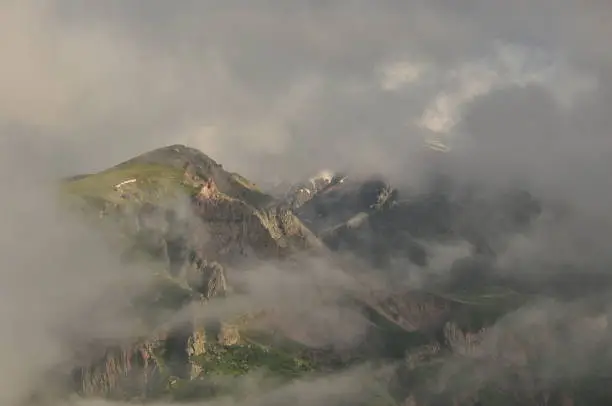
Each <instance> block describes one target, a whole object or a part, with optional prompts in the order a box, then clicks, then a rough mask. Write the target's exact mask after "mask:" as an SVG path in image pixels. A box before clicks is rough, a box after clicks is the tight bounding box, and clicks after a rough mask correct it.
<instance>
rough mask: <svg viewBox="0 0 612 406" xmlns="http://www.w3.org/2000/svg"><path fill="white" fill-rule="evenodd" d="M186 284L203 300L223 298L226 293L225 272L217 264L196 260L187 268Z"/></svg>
mask: <svg viewBox="0 0 612 406" xmlns="http://www.w3.org/2000/svg"><path fill="white" fill-rule="evenodd" d="M186 272H187V275H186V279H187V283H188V284H189V287H190V288H191V289H193V290H194V291H196V292H198V293H200V294H201V295H202V296H203V297H204V298H205V299H211V298H213V297H216V296H223V295H225V293H226V292H227V282H226V279H225V272H224V269H223V267H222V266H221V264H219V263H218V262H208V261H206V260H201V259H198V258H196V259H195V260H194V261H193V262H192V263H190V264H189V265H188V266H187V270H186Z"/></svg>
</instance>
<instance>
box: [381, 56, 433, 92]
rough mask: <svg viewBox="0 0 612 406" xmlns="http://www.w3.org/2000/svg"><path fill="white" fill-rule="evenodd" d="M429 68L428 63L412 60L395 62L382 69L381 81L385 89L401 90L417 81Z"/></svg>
mask: <svg viewBox="0 0 612 406" xmlns="http://www.w3.org/2000/svg"><path fill="white" fill-rule="evenodd" d="M426 70H427V64H425V63H415V62H411V61H400V62H394V63H391V64H389V65H386V66H384V67H383V68H382V69H381V73H380V76H381V78H380V81H381V87H382V89H383V90H388V91H394V90H399V89H401V88H403V87H405V86H407V85H410V84H413V83H415V82H417V81H418V80H419V79H420V78H421V77H422V75H423V74H424V73H425V71H426Z"/></svg>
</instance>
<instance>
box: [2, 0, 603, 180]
mask: <svg viewBox="0 0 612 406" xmlns="http://www.w3.org/2000/svg"><path fill="white" fill-rule="evenodd" d="M0 7H1V8H2V13H1V14H2V17H0V18H1V19H2V21H1V22H2V24H0V27H2V28H0V34H1V35H0V38H2V39H1V40H0V41H1V42H0V44H2V48H3V49H4V57H3V64H2V66H1V67H0V106H2V109H1V110H2V113H0V124H6V125H9V124H10V127H7V129H6V130H5V131H3V134H4V136H7V137H17V136H19V137H25V138H28V139H29V140H30V141H32V142H36V143H39V142H42V143H43V144H39V145H51V146H55V147H57V148H58V149H60V150H61V154H62V157H63V159H62V160H61V166H62V168H61V169H62V170H63V171H69V170H91V169H99V168H103V167H105V166H108V165H109V164H111V163H114V162H117V161H120V160H122V159H126V158H129V157H130V156H132V155H134V154H136V153H139V152H142V151H144V150H147V149H150V148H154V147H157V146H161V145H166V144H170V143H175V142H185V143H189V144H191V145H194V146H196V147H198V148H200V149H202V150H203V151H204V152H207V153H209V154H210V155H211V156H213V157H214V158H215V159H217V160H219V161H220V162H222V163H223V164H224V165H226V166H227V167H230V168H232V169H236V170H239V171H241V172H243V173H244V174H245V175H246V176H251V177H254V178H256V179H262V178H263V179H266V178H269V177H271V176H274V175H277V174H284V175H285V176H298V175H302V174H303V173H310V172H313V171H317V170H319V169H320V168H321V167H322V166H324V167H327V166H340V167H347V168H352V169H355V168H360V169H362V170H367V171H372V170H375V171H382V172H389V173H395V174H397V173H406V172H409V173H414V172H417V171H418V169H419V167H420V166H419V165H417V164H416V162H419V156H420V146H421V145H422V143H423V139H424V138H425V137H427V136H431V135H432V133H441V134H442V135H439V136H442V137H446V138H447V139H452V140H453V143H454V144H459V145H460V144H461V143H462V142H466V143H469V142H468V141H469V140H470V139H471V138H470V137H471V136H474V137H476V136H478V137H480V138H483V137H485V138H487V139H497V138H499V137H500V136H498V135H496V134H490V132H491V130H490V128H489V127H487V125H488V126H491V127H493V128H495V127H496V124H495V123H496V122H497V121H499V122H500V123H504V128H503V129H502V130H503V131H505V132H508V133H512V137H511V138H512V140H505V141H503V142H502V143H501V144H499V146H500V147H501V145H504V148H510V147H512V148H514V147H516V148H517V151H513V152H512V153H511V154H509V153H508V152H507V151H504V152H503V153H502V155H503V156H505V157H506V158H508V159H509V160H511V161H512V162H510V165H511V166H518V167H519V168H523V166H524V159H528V160H529V161H532V160H533V158H531V157H522V156H521V154H522V153H523V152H524V151H525V150H530V149H532V148H531V145H532V143H531V142H530V141H529V140H530V139H531V138H532V137H541V136H540V135H539V134H530V133H529V132H530V131H540V130H541V129H544V132H545V133H546V132H550V131H554V132H555V133H558V132H559V131H558V130H559V129H560V130H561V131H560V133H561V134H557V135H553V137H559V138H563V139H565V138H567V139H568V140H569V141H567V142H568V143H573V144H572V146H571V148H570V146H569V145H568V146H562V148H563V151H562V152H565V151H566V148H570V149H573V145H582V146H581V147H579V148H582V149H584V148H585V147H584V144H585V142H587V140H588V141H589V142H593V141H595V140H598V141H599V143H598V145H597V150H598V151H599V153H603V151H602V149H601V147H602V145H601V142H603V143H604V144H605V145H603V147H605V149H606V150H609V148H610V145H609V143H607V141H602V139H603V138H605V135H604V134H605V131H606V130H607V127H608V125H609V122H610V118H609V116H610V115H609V114H608V109H607V108H606V103H605V100H606V98H607V97H609V86H610V72H611V69H610V63H611V55H610V52H609V51H608V47H607V46H606V41H607V38H609V37H610V34H612V30H611V29H610V25H609V24H606V21H607V20H606V19H607V18H609V17H610V15H611V10H610V9H611V7H609V6H607V5H606V4H605V2H603V1H599V2H598V1H587V2H578V1H573V0H538V1H524V0H521V1H513V2H502V1H467V0H465V1H449V0H435V1H377V2H371V1H363V0H360V1H351V2H319V1H299V2H298V1H283V2H274V1H261V2H245V1H223V2H217V1H182V2H168V1H161V0H147V1H138V0H135V1H130V2H123V1H115V0H111V1H104V2H87V3H83V2H79V1H73V0H55V1H51V0H49V1H27V0H19V1H11V0H5V1H4V2H2V4H1V5H0ZM531 88H535V89H534V90H530V89H531ZM538 89H540V90H538ZM506 92H510V93H511V94H512V93H514V94H515V96H514V99H512V97H509V99H512V100H518V99H521V100H520V101H519V103H521V109H519V110H518V111H517V110H516V109H514V107H513V106H511V105H509V104H508V103H510V102H506V101H503V100H505V96H504V94H506ZM534 92H535V93H537V94H539V96H537V97H535V98H532V97H531V96H529V95H526V94H527V93H534ZM521 93H524V94H525V95H526V96H522V95H521ZM535 93H534V94H535ZM606 95H608V96H606ZM517 98H518V99H517ZM489 100H491V101H492V102H494V103H489ZM499 100H502V101H501V102H500V101H499ZM547 100H549V101H547ZM479 105H484V106H488V107H486V108H479V107H478V106H479ZM547 105H548V107H546V106H547ZM540 109H548V113H547V112H542V113H541V114H540V113H539V110H540ZM485 110H486V111H485ZM468 112H470V113H471V115H469V117H468V118H469V120H467V121H462V120H464V119H465V118H466V115H467V114H468ZM517 113H519V114H521V116H520V117H519V116H517ZM525 114H528V115H529V117H526V116H525ZM542 114H547V115H546V116H542ZM550 114H552V115H553V116H554V119H553V117H552V116H550ZM491 117H494V118H495V120H492V119H490V118H491ZM559 117H562V119H559ZM471 121H474V122H475V123H480V124H472V123H471ZM527 121H528V122H532V124H526V122H527ZM561 121H564V123H563V124H561ZM483 123H487V124H486V125H485V124H483ZM514 124H516V125H518V127H517V128H516V131H513V128H512V127H513V125H514ZM554 126H556V127H559V128H555V127H554ZM549 129H550V131H549ZM484 131H486V134H470V133H469V132H484ZM466 132H467V134H466ZM496 132H497V131H496ZM566 133H567V134H566ZM15 134H18V135H15ZM505 137H507V135H506V134H505V133H504V138H505ZM464 139H465V140H468V141H463V140H464ZM49 140H52V141H51V142H49ZM551 142H553V143H554V140H552V139H551ZM479 144H482V145H483V146H482V147H481V146H478V147H476V150H470V156H469V157H468V158H467V159H465V160H466V161H473V160H474V159H478V158H476V156H480V155H486V156H497V155H496V154H495V153H491V151H490V149H491V148H494V149H496V150H499V149H500V147H498V144H497V141H495V142H492V141H491V142H488V141H483V142H481V141H479ZM540 144H541V143H540ZM527 145H529V147H527ZM547 145H548V144H547ZM473 148H474V146H473V145H472V149H473ZM480 148H482V151H481V149H480ZM560 148H561V147H560ZM485 152H486V154H485ZM582 153H583V152H581V154H582ZM491 154H493V155H491ZM508 159H507V160H508ZM491 160H493V161H495V160H496V159H495V158H491ZM484 161H485V162H488V161H489V159H488V158H486V157H485V158H484ZM515 161H516V163H515ZM479 163H480V162H479ZM58 165H59V163H58ZM487 165H488V164H487ZM537 169H539V168H536V169H534V170H537Z"/></svg>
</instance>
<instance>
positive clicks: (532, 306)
mask: <svg viewBox="0 0 612 406" xmlns="http://www.w3.org/2000/svg"><path fill="white" fill-rule="evenodd" d="M60 192H61V193H60V197H61V201H62V205H63V207H65V208H66V210H68V211H69V212H70V213H72V214H74V215H75V216H77V217H78V218H79V219H80V220H79V221H83V222H86V223H88V224H91V225H92V227H94V228H95V229H96V230H99V231H100V232H101V233H103V234H104V236H105V241H108V244H109V246H112V247H113V252H114V253H116V255H117V257H120V258H121V260H122V261H123V262H125V263H127V264H137V265H138V266H140V267H145V268H146V269H150V274H149V275H148V276H147V277H146V278H145V280H146V282H143V284H142V286H140V287H139V289H137V290H136V291H134V292H130V293H129V295H130V312H131V313H133V315H134V319H135V320H138V322H139V323H140V324H139V326H140V327H139V328H138V329H137V331H138V332H137V333H136V332H135V333H134V334H133V336H131V337H127V338H126V337H122V338H121V339H112V338H109V339H104V340H102V339H100V340H89V342H85V343H78V345H75V346H74V348H73V350H74V354H72V358H71V361H70V362H69V363H68V364H67V365H60V366H58V367H57V370H54V371H53V375H54V376H55V377H60V378H56V379H55V380H54V382H55V381H56V380H58V381H59V382H60V383H58V384H57V385H56V386H57V387H59V388H61V390H59V391H56V392H54V393H57V395H54V396H58V397H59V398H62V399H64V398H67V397H68V398H71V396H73V395H75V394H76V396H77V397H78V398H79V399H81V398H85V399H87V398H104V399H108V400H112V401H155V402H159V401H166V402H186V401H188V402H193V401H196V402H205V401H212V400H218V399H239V400H240V399H242V401H245V400H244V399H247V398H245V396H247V395H248V393H249V392H248V391H246V392H245V389H244V382H246V381H248V379H254V380H255V381H256V382H257V385H258V386H261V388H262V389H258V397H257V399H256V400H253V401H252V402H251V403H250V404H253V403H254V404H259V403H261V404H279V405H280V404H287V403H289V402H290V400H287V399H288V398H285V397H283V396H282V393H284V392H283V388H287V387H289V386H291V385H299V384H301V385H313V386H312V387H313V388H315V389H313V390H314V391H317V390H318V389H316V388H320V387H321V385H319V384H317V382H321V380H323V381H325V380H327V381H330V382H334V379H340V378H341V379H349V378H346V377H350V379H349V380H348V382H352V383H351V384H350V385H349V389H348V390H346V391H344V392H342V394H341V395H342V396H340V395H339V394H337V393H336V394H335V395H334V396H335V397H333V399H332V398H330V399H327V398H321V399H319V400H317V401H313V403H312V404H338V405H340V404H342V405H355V404H359V405H372V406H374V405H406V406H408V405H412V406H417V405H418V406H421V405H423V406H424V405H432V406H433V405H440V406H442V405H444V406H447V405H472V406H476V405H481V406H501V405H524V406H529V405H559V406H567V405H595V404H612V392H611V391H610V387H609V385H607V381H608V379H609V378H608V377H607V373H606V372H605V371H606V370H607V368H608V366H609V362H607V361H606V359H605V357H601V356H600V354H602V353H603V352H607V343H608V342H609V338H610V335H609V334H608V330H609V327H608V322H607V316H606V313H605V309H603V308H602V306H604V305H605V294H606V289H607V287H608V286H609V278H608V277H607V276H606V275H605V274H602V273H588V274H587V273H584V272H582V270H576V269H572V268H571V267H569V268H564V269H562V270H560V271H559V272H555V273H548V274H542V275H537V276H532V277H529V278H524V277H522V275H523V274H522V273H521V272H518V271H517V272H509V270H508V266H506V265H504V263H503V261H501V260H500V258H503V256H504V253H505V252H506V250H507V247H508V244H510V241H512V239H513V238H514V237H516V236H521V235H524V234H525V233H526V232H527V231H528V230H530V228H531V227H533V226H534V224H536V223H537V221H538V220H539V219H540V218H541V217H542V216H543V213H549V210H548V208H547V207H545V205H544V203H542V202H541V201H539V200H538V199H536V198H535V197H534V196H532V195H531V194H530V193H529V192H527V191H525V190H521V189H515V190H493V191H492V190H489V189H486V188H482V187H480V186H479V185H467V184H459V183H457V182H454V181H453V180H452V179H451V178H450V177H448V176H445V175H444V174H443V173H438V174H434V175H432V176H431V179H430V180H429V181H428V183H427V185H426V186H425V187H423V188H419V189H418V190H410V189H408V188H404V189H402V188H396V187H394V185H391V184H389V183H388V181H387V180H385V179H384V178H383V177H378V176H372V177H364V176H355V177H353V176H351V174H345V173H335V172H333V171H327V170H326V171H322V172H321V173H319V174H317V175H316V176H313V177H312V178H310V179H306V180H305V181H303V182H299V183H297V184H293V185H288V186H287V187H284V188H276V189H275V190H270V191H267V190H261V189H260V188H259V187H258V186H257V185H255V184H254V183H252V182H251V181H249V180H248V179H247V178H245V177H243V176H242V175H240V174H237V173H233V172H231V171H228V170H227V169H225V168H224V167H223V166H222V165H221V164H219V163H217V162H215V161H214V160H213V159H212V158H210V157H208V156H207V155H205V154H204V153H202V152H200V151H198V150H196V149H193V148H189V147H186V146H183V145H172V146H168V147H164V148H160V149H156V150H154V151H150V152H147V153H144V154H142V155H139V156H137V157H135V158H133V159H130V160H128V161H126V162H123V163H121V164H118V165H116V166H113V167H111V168H109V169H106V170H104V171H102V172H99V173H94V174H86V175H77V176H74V177H71V178H68V179H64V180H62V182H61V185H60ZM562 215H563V214H559V216H562ZM577 281H579V283H578V282H577ZM578 285H580V286H581V287H578ZM576 303H579V306H578V305H576ZM546 306H552V308H553V309H555V313H554V314H556V315H557V316H556V317H552V316H551V317H545V318H538V317H537V316H533V315H534V314H536V315H537V314H538V311H539V309H541V308H542V307H545V308H547V307H546ZM559 309H562V310H559ZM135 331H136V329H135ZM587 341H588V345H587V344H585V343H586V342H587ZM576 342H579V343H580V345H579V346H578V347H579V348H580V350H581V351H582V352H581V353H580V359H588V360H589V368H588V371H582V370H580V371H578V369H576V368H573V362H574V361H573V360H575V359H576V356H573V355H571V354H569V352H573V353H575V352H576V351H575V350H576V345H574V344H575V343H576ZM583 344H584V345H583ZM564 349H566V350H564ZM563 351H567V352H568V354H567V359H565V358H564V357H560V356H559V354H563V353H564V352H563ZM560 358H564V359H560ZM351 379H354V380H351ZM342 382H344V381H342ZM321 390H322V389H321ZM47 396H48V391H47V389H46V387H45V390H44V391H39V392H37V391H34V393H33V394H32V397H31V398H29V399H28V402H42V403H43V404H44V402H45V401H46V400H45V399H46V397H47ZM236 402H238V401H236ZM607 402H611V403H607ZM247 403H248V402H247ZM308 404H310V403H308Z"/></svg>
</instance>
